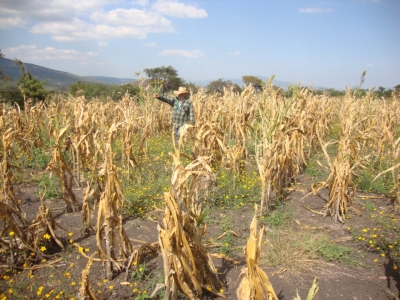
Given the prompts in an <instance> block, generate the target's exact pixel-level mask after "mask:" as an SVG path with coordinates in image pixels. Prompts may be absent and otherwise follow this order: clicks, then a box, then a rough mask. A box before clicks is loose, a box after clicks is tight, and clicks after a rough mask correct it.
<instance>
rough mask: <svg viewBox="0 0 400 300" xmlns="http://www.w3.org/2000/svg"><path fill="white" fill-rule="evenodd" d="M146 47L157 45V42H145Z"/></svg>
mask: <svg viewBox="0 0 400 300" xmlns="http://www.w3.org/2000/svg"><path fill="white" fill-rule="evenodd" d="M144 45H145V46H146V47H157V44H156V43H155V42H151V43H148V44H144Z"/></svg>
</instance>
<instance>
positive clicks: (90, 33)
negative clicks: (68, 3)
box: [30, 19, 103, 42]
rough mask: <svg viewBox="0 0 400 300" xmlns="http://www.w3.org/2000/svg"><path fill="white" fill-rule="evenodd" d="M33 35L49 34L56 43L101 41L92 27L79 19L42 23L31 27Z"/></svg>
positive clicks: (100, 37) (100, 36)
mask: <svg viewBox="0 0 400 300" xmlns="http://www.w3.org/2000/svg"><path fill="white" fill-rule="evenodd" d="M30 31H31V32H33V33H50V34H52V36H53V37H52V38H53V40H56V41H63V42H68V41H77V40H90V39H102V38H103V36H102V35H100V34H99V33H97V32H96V28H95V26H94V25H92V24H89V23H87V22H84V21H82V20H79V19H74V20H72V21H71V22H43V23H39V24H37V25H35V26H33V27H32V28H31V30H30Z"/></svg>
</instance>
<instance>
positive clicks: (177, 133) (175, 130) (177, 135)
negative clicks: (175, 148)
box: [174, 126, 181, 143]
mask: <svg viewBox="0 0 400 300" xmlns="http://www.w3.org/2000/svg"><path fill="white" fill-rule="evenodd" d="M180 129H181V126H178V127H174V133H175V141H176V143H178V142H179V138H180V134H179V130H180Z"/></svg>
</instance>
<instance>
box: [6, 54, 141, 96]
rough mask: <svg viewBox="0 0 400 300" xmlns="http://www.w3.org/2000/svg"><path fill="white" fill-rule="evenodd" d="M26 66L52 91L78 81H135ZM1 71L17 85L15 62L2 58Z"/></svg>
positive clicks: (18, 72)
mask: <svg viewBox="0 0 400 300" xmlns="http://www.w3.org/2000/svg"><path fill="white" fill-rule="evenodd" d="M24 64H25V67H26V69H27V70H28V72H29V73H31V74H32V75H33V76H34V77H36V79H38V80H40V81H43V80H46V83H45V86H46V87H47V88H49V89H52V90H66V88H68V86H69V85H70V84H72V83H75V82H78V81H81V82H95V83H104V84H123V83H127V82H132V81H134V79H128V78H114V77H102V76H78V75H74V74H71V73H67V72H62V71H57V70H52V69H48V68H44V67H41V66H38V65H34V64H29V63H24ZM0 70H2V71H3V74H5V75H8V76H10V77H11V78H12V83H16V82H17V81H18V79H19V78H20V77H21V72H20V70H19V67H18V66H17V65H15V64H14V62H13V60H11V59H8V58H0ZM2 84H3V83H2Z"/></svg>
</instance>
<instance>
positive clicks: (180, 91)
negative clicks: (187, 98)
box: [174, 86, 189, 96]
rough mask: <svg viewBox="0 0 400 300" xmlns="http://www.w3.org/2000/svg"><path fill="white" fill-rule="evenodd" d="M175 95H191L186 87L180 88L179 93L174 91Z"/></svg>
mask: <svg viewBox="0 0 400 300" xmlns="http://www.w3.org/2000/svg"><path fill="white" fill-rule="evenodd" d="M174 94H175V95H177V96H179V95H180V94H189V91H188V90H187V89H186V87H184V86H180V87H179V89H178V90H177V91H174Z"/></svg>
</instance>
